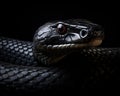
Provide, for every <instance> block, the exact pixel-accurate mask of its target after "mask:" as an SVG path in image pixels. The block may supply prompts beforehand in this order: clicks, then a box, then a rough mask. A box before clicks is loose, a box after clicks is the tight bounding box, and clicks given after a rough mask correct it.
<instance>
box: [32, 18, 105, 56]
mask: <svg viewBox="0 0 120 96" xmlns="http://www.w3.org/2000/svg"><path fill="white" fill-rule="evenodd" d="M103 36H104V33H103V30H102V28H101V26H100V25H98V24H95V23H92V22H90V21H87V20H80V19H71V20H64V21H55V22H48V23H46V24H44V25H43V26H41V27H40V28H38V30H37V31H36V34H35V36H34V45H35V48H34V49H35V50H37V51H36V53H38V52H40V51H42V52H43V51H44V52H45V53H46V52H48V51H49V52H51V53H52V52H55V50H57V52H58V50H62V52H63V50H66V49H67V50H69V49H76V48H77V49H78V48H84V47H88V46H98V45H100V44H101V43H102V40H103ZM55 56H56V55H55ZM46 58H47V57H46Z"/></svg>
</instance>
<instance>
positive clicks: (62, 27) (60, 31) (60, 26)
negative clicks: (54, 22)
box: [57, 24, 67, 35]
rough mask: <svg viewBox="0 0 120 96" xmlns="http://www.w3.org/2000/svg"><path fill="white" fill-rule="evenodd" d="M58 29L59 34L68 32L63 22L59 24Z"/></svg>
mask: <svg viewBox="0 0 120 96" xmlns="http://www.w3.org/2000/svg"><path fill="white" fill-rule="evenodd" d="M57 31H58V33H59V34H61V35H63V34H65V33H66V32H67V28H66V26H65V25H63V24H58V26H57Z"/></svg>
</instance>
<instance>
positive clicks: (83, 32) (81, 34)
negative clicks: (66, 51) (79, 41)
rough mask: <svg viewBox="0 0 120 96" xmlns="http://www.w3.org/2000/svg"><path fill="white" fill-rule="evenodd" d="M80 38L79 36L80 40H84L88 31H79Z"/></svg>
mask: <svg viewBox="0 0 120 96" xmlns="http://www.w3.org/2000/svg"><path fill="white" fill-rule="evenodd" d="M80 36H81V37H82V38H85V37H86V36H88V31H87V30H85V29H83V30H81V31H80Z"/></svg>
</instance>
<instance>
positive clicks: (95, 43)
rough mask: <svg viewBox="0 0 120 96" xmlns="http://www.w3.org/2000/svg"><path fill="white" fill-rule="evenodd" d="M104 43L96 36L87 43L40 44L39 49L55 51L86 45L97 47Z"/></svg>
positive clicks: (84, 46)
mask: <svg viewBox="0 0 120 96" xmlns="http://www.w3.org/2000/svg"><path fill="white" fill-rule="evenodd" d="M101 43H102V39H101V38H95V39H92V40H91V41H90V42H87V43H81V44H79V43H74V44H73V43H70V44H60V45H41V46H39V49H42V50H45V51H52V50H53V51H55V50H66V49H80V48H86V47H95V46H99V45H100V44H101Z"/></svg>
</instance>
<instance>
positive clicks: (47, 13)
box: [0, 1, 120, 47]
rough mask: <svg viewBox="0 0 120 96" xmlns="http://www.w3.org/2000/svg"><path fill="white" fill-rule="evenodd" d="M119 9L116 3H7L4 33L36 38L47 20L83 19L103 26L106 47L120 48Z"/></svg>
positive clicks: (0, 23)
mask: <svg viewBox="0 0 120 96" xmlns="http://www.w3.org/2000/svg"><path fill="white" fill-rule="evenodd" d="M46 4H48V5H46ZM118 12H119V11H118V8H117V5H116V4H114V3H113V2H112V3H111V4H110V2H109V3H105V2H98V1H97V2H96V3H95V2H71V4H70V3H69V2H67V3H65V2H64V1H57V2H54V4H51V2H47V1H46V2H41V3H40V2H31V4H29V2H27V3H24V2H5V3H3V4H2V3H1V8H0V34H2V35H4V36H8V37H12V38H17V39H22V40H30V41H32V38H33V35H34V32H35V31H36V29H37V28H38V27H39V26H41V25H42V24H44V23H45V22H47V21H51V20H61V19H71V18H80V19H82V18H83V19H88V20H90V21H92V22H95V23H98V24H100V25H102V26H103V28H104V31H105V39H104V42H103V44H102V45H103V46H106V47H119V46H120V41H119V24H118V18H119V16H118Z"/></svg>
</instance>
